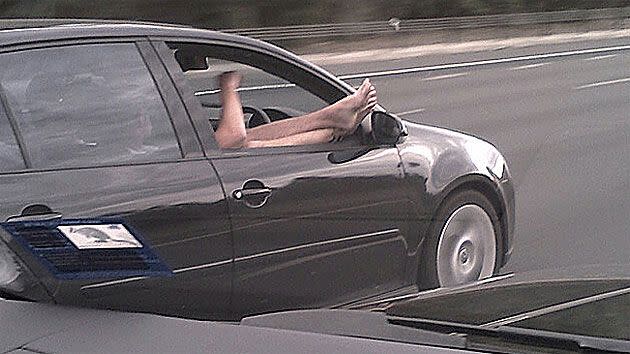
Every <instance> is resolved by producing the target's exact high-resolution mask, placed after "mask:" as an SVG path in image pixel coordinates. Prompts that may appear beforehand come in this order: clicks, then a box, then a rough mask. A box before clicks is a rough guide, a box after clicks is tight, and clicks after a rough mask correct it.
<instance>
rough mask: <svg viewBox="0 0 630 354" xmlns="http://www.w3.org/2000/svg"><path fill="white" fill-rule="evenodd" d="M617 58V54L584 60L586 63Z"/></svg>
mask: <svg viewBox="0 0 630 354" xmlns="http://www.w3.org/2000/svg"><path fill="white" fill-rule="evenodd" d="M616 56H617V54H608V55H599V56H596V57H592V58H586V59H584V61H592V60H601V59H608V58H614V57H616Z"/></svg>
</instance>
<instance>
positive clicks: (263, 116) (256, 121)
mask: <svg viewBox="0 0 630 354" xmlns="http://www.w3.org/2000/svg"><path fill="white" fill-rule="evenodd" d="M243 113H249V114H251V115H252V116H251V117H249V119H248V120H247V124H245V125H246V126H247V127H248V128H254V127H257V126H259V125H263V124H268V123H271V119H269V116H268V115H267V113H265V111H263V110H262V109H260V108H257V107H252V106H243Z"/></svg>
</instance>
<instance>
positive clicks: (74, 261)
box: [0, 219, 173, 280]
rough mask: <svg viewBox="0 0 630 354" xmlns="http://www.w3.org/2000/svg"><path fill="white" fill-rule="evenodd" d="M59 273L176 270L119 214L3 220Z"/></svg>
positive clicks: (93, 275) (85, 275)
mask: <svg viewBox="0 0 630 354" xmlns="http://www.w3.org/2000/svg"><path fill="white" fill-rule="evenodd" d="M0 225H1V226H2V227H3V228H4V229H5V230H6V231H7V232H8V233H10V234H11V235H12V236H13V237H14V238H15V239H16V240H17V241H18V242H19V243H20V244H21V245H22V246H23V247H24V248H25V249H26V250H28V251H30V252H31V253H32V254H33V255H34V256H35V257H36V258H37V259H38V260H39V261H40V262H41V263H42V264H43V265H44V266H45V267H46V268H47V269H48V270H49V271H50V272H51V273H52V274H53V275H54V276H55V277H56V278H58V279H63V280H72V279H109V278H118V277H137V276H138V277H139V276H142V277H164V276H171V275H172V274H173V272H172V271H171V269H170V268H169V267H168V266H167V265H166V263H164V262H163V261H162V260H161V259H160V258H159V256H158V255H157V253H155V252H154V251H153V250H152V249H151V248H150V247H149V244H148V243H147V242H146V241H145V240H144V239H143V238H142V236H140V234H139V233H138V232H136V231H135V230H134V229H133V228H131V227H130V226H129V225H127V224H125V223H124V222H123V221H122V220H117V219H110V220H104V219H99V220H95V219H56V220H46V221H21V222H6V223H1V224H0Z"/></svg>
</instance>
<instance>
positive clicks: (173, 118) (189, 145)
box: [0, 36, 203, 172]
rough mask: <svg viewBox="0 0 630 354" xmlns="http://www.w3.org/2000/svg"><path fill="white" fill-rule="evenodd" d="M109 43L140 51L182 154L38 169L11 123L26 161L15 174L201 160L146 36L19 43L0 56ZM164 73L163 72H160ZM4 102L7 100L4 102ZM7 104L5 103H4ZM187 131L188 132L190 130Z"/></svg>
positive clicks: (1, 49)
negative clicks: (128, 45) (126, 45)
mask: <svg viewBox="0 0 630 354" xmlns="http://www.w3.org/2000/svg"><path fill="white" fill-rule="evenodd" d="M110 43H112V44H113V43H128V44H132V45H134V46H135V47H136V49H137V50H138V54H139V55H140V56H141V58H142V61H143V63H144V65H145V67H146V70H147V73H148V74H149V76H150V77H151V80H152V81H153V83H154V84H155V87H156V90H157V92H158V95H159V98H160V101H161V102H162V104H163V105H164V109H165V110H166V115H167V117H168V124H170V126H171V128H172V129H173V134H174V135H173V136H174V138H175V140H176V142H177V145H178V148H179V154H178V156H176V157H172V158H157V159H152V160H146V161H127V162H121V163H99V162H98V160H96V159H95V162H94V163H89V162H84V163H81V164H79V165H67V166H66V165H60V166H50V167H47V166H38V167H35V166H33V164H32V161H31V159H30V157H29V156H28V152H27V149H26V148H27V146H28V145H29V144H28V142H27V141H25V139H24V137H23V135H22V132H21V131H20V130H19V127H18V126H17V125H16V126H14V124H17V122H15V121H14V122H12V127H13V128H14V129H15V134H14V135H15V137H16V139H17V141H18V145H19V146H20V150H21V152H22V157H23V159H24V161H25V168H24V169H23V170H19V171H15V172H32V171H56V170H73V169H85V168H100V167H112V166H134V165H147V164H155V163H162V162H168V163H172V162H177V161H181V160H186V159H190V158H192V159H198V158H199V157H202V156H203V151H202V149H201V147H200V145H199V141H198V140H197V139H195V137H194V133H193V132H194V130H193V128H192V126H190V123H189V119H188V118H187V117H182V114H184V115H185V114H186V112H185V109H184V107H183V104H182V102H181V100H180V99H179V97H177V95H175V94H174V93H175V92H176V91H175V88H174V85H173V83H172V82H171V80H170V78H169V77H168V75H167V74H166V72H164V68H163V66H162V64H161V60H160V58H159V56H158V55H157V53H156V52H155V51H154V50H153V48H152V46H151V45H150V42H149V41H148V39H147V37H143V36H123V37H110V38H98V39H95V38H92V39H58V40H50V41H45V42H37V43H28V44H17V45H10V46H3V47H0V54H5V53H19V52H25V51H30V50H37V49H47V48H62V47H67V46H84V45H85V46H89V45H102V44H110ZM160 70H162V72H160ZM2 101H4V100H2ZM2 104H3V105H6V102H2ZM5 111H6V112H7V114H8V115H10V107H8V109H5ZM9 119H10V120H11V119H13V120H15V117H9ZM187 130H188V131H187Z"/></svg>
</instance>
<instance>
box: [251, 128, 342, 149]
mask: <svg viewBox="0 0 630 354" xmlns="http://www.w3.org/2000/svg"><path fill="white" fill-rule="evenodd" d="M333 139H334V129H332V128H327V129H318V130H312V131H310V132H305V133H299V134H294V135H290V136H287V137H284V138H278V139H273V140H249V139H248V140H247V142H246V143H245V146H246V147H249V148H257V147H274V146H295V145H309V144H324V143H328V142H330V141H332V140H333Z"/></svg>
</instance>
